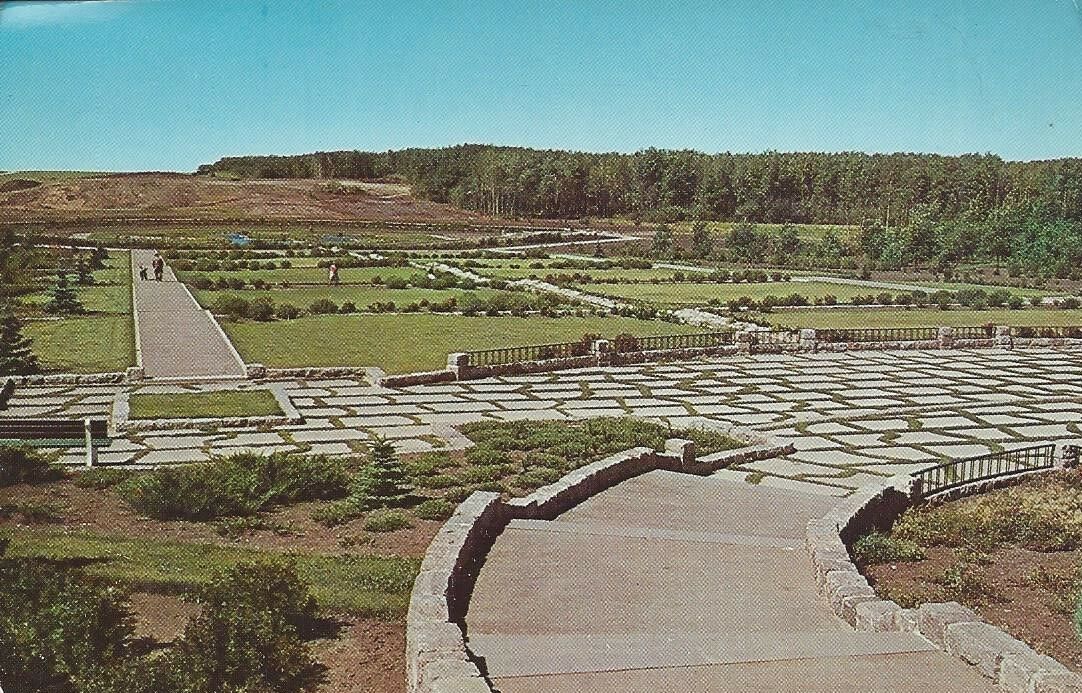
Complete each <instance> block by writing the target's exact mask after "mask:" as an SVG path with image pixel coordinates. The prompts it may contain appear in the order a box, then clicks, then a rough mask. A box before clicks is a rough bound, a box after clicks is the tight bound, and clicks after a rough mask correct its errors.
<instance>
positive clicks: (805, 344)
mask: <svg viewBox="0 0 1082 693" xmlns="http://www.w3.org/2000/svg"><path fill="white" fill-rule="evenodd" d="M818 345H819V341H818V340H817V339H816V337H815V330H810V329H807V328H805V329H803V330H801V331H800V348H801V349H803V350H804V351H815V350H816V349H817V348H818Z"/></svg>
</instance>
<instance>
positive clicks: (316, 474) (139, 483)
mask: <svg viewBox="0 0 1082 693" xmlns="http://www.w3.org/2000/svg"><path fill="white" fill-rule="evenodd" d="M350 483H351V476H350V474H349V471H348V470H347V468H346V466H345V463H344V462H343V461H342V460H340V459H335V458H328V457H323V456H304V455H290V454H284V453H274V454H272V455H267V456H261V455H256V454H252V453H241V454H236V455H231V456H229V457H225V458H222V459H219V460H215V461H213V462H209V463H205V464H192V465H181V466H177V467H163V468H161V469H156V470H154V471H153V472H149V473H146V474H140V475H136V476H133V477H131V478H130V479H128V480H126V481H124V482H122V483H121V484H120V485H119V486H117V491H118V493H119V494H120V496H121V498H123V499H124V500H125V501H127V502H128V503H129V504H130V505H131V506H132V507H133V508H134V509H135V510H137V511H139V512H141V513H143V514H145V515H148V516H150V517H154V518H158V519H161V520H211V519H214V518H218V517H226V516H247V515H253V514H255V513H257V512H259V511H260V510H263V509H265V508H268V507H271V506H274V505H279V504H284V503H292V502H297V501H305V500H326V499H334V498H341V497H343V496H345V495H346V494H347V493H348V492H349V488H350Z"/></svg>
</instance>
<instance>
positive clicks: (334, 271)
mask: <svg viewBox="0 0 1082 693" xmlns="http://www.w3.org/2000/svg"><path fill="white" fill-rule="evenodd" d="M328 274H329V275H330V281H331V284H338V283H339V279H338V265H336V264H335V263H333V262H332V263H331V266H330V268H328Z"/></svg>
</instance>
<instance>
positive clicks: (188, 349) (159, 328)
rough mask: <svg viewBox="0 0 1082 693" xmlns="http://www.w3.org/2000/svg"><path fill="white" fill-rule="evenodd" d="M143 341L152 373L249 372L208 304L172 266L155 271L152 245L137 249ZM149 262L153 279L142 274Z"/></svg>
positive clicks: (225, 375)
mask: <svg viewBox="0 0 1082 693" xmlns="http://www.w3.org/2000/svg"><path fill="white" fill-rule="evenodd" d="M131 257H132V280H133V281H134V282H135V288H134V291H133V298H134V302H135V313H136V330H137V335H136V338H137V340H138V341H137V344H138V345H139V350H140V355H141V359H142V366H143V370H144V371H145V372H146V375H147V377H148V378H212V377H219V378H228V377H241V376H243V375H244V364H243V363H242V362H241V360H240V357H239V356H238V355H237V352H236V351H235V350H234V349H233V345H232V344H230V343H229V340H228V339H226V337H225V335H224V334H223V333H222V331H221V329H220V328H219V327H218V324H217V323H216V322H215V320H214V318H213V317H211V316H210V314H209V313H207V312H206V311H205V310H203V309H202V308H201V307H200V306H199V304H198V303H196V302H195V299H194V298H192V295H191V294H190V293H188V290H187V289H186V288H185V287H184V285H183V284H181V283H180V282H178V281H177V280H176V277H175V276H174V275H173V271H172V270H171V269H169V267H168V266H167V267H166V269H165V278H164V281H161V282H157V281H154V280H153V277H154V273H153V272H152V271H149V268H150V266H151V265H150V263H151V261H152V260H153V258H154V251H152V250H133V251H132V254H131ZM140 267H147V268H148V272H149V276H150V277H151V279H150V280H149V281H142V280H140V279H139V268H140Z"/></svg>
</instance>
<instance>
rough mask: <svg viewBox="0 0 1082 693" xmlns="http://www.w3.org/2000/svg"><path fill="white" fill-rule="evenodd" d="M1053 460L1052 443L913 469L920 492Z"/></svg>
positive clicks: (926, 493)
mask: <svg viewBox="0 0 1082 693" xmlns="http://www.w3.org/2000/svg"><path fill="white" fill-rule="evenodd" d="M1055 464H1056V446H1055V445H1034V446H1032V447H1028V448H1019V449H1017V450H1005V451H1003V452H994V453H992V454H990V455H981V456H979V457H969V458H966V459H962V460H953V461H951V462H946V463H944V464H940V465H936V466H935V467H929V468H927V469H922V470H920V471H918V472H914V473H913V476H915V477H917V478H919V479H920V481H921V495H922V496H930V495H932V494H936V493H940V492H942V491H947V490H950V489H952V488H956V487H958V486H965V485H966V484H971V483H973V482H975V481H985V480H987V479H995V478H998V477H1002V476H1010V475H1012V474H1021V473H1022V472H1031V471H1034V470H1037V469H1051V468H1052V467H1054V466H1055Z"/></svg>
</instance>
